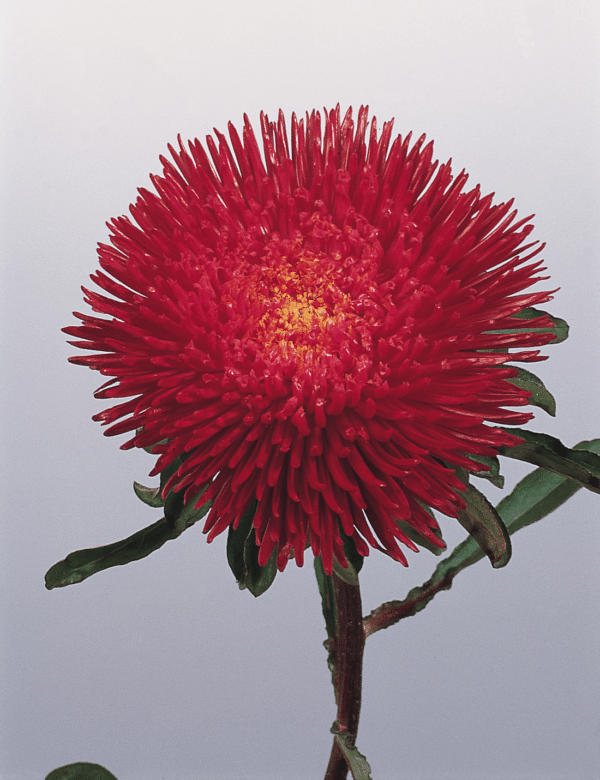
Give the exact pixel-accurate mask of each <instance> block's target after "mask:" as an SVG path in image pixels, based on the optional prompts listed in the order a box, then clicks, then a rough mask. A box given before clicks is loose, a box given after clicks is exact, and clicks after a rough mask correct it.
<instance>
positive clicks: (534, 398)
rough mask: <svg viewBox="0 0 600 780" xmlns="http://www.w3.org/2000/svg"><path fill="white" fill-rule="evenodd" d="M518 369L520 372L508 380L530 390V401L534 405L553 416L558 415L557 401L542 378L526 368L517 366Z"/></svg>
mask: <svg viewBox="0 0 600 780" xmlns="http://www.w3.org/2000/svg"><path fill="white" fill-rule="evenodd" d="M517 371H518V372H519V373H518V375H517V376H515V377H511V378H510V379H507V380H506V381H507V382H510V383H511V384H513V385H516V386H517V387H520V388H521V389H522V390H527V391H528V392H530V393H531V397H530V398H529V403H530V404H531V405H532V406H538V407H539V408H540V409H543V410H544V411H545V412H548V414H549V415H550V416H551V417H556V401H555V400H554V396H553V395H552V393H551V392H550V391H549V390H547V389H546V386H545V385H544V383H543V382H542V380H541V379H540V378H539V377H537V376H536V375H535V374H532V373H531V372H530V371H525V369H524V368H517Z"/></svg>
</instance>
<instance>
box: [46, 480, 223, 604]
mask: <svg viewBox="0 0 600 780" xmlns="http://www.w3.org/2000/svg"><path fill="white" fill-rule="evenodd" d="M200 495H201V494H198V496H196V499H195V500H192V501H190V503H189V504H188V505H187V506H185V507H183V509H182V511H181V512H180V514H179V515H178V516H177V517H176V518H174V521H173V526H172V527H171V526H169V523H167V520H166V518H164V517H162V518H161V519H160V520H158V521H157V522H156V523H152V525H149V526H147V527H146V528H142V530H141V531H136V533H134V534H132V535H131V536H128V537H127V539H122V540H121V541H119V542H113V544H107V545H104V546H103V547H91V548H89V549H86V550H78V551H77V552H72V553H70V554H69V555H67V557H66V558H65V559H64V560H63V561H59V562H58V563H55V564H54V566H52V567H51V568H50V569H49V570H48V572H47V573H46V588H47V589H48V590H52V589H53V588H64V587H66V586H67V585H74V584H75V583H77V582H82V581H83V580H86V579H87V578H88V577H91V576H92V574H97V573H98V572H99V571H103V570H104V569H110V568H112V567H113V566H124V565H125V564H127V563H132V562H133V561H139V560H140V559H141V558H146V556H148V555H150V553H153V552H154V551H155V550H158V549H159V548H160V547H162V546H163V544H165V543H166V542H168V541H169V540H171V539H176V538H177V537H178V536H180V535H181V534H182V533H183V531H185V529H186V528H189V527H190V526H192V525H193V524H194V523H196V522H197V521H198V520H200V518H201V517H203V516H204V515H205V514H206V512H208V509H209V507H210V503H211V502H208V503H206V504H205V505H204V506H201V507H199V508H198V509H194V506H195V503H196V500H197V499H198V498H199V497H200Z"/></svg>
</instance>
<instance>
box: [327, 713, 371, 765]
mask: <svg viewBox="0 0 600 780" xmlns="http://www.w3.org/2000/svg"><path fill="white" fill-rule="evenodd" d="M331 732H332V734H335V739H336V741H337V743H338V745H339V746H340V750H341V751H342V753H343V754H344V758H345V759H346V763H347V764H348V767H349V768H350V772H351V773H352V777H353V778H354V780H373V779H372V777H371V767H370V766H369V762H368V761H367V759H366V758H365V756H363V754H362V753H359V751H358V749H357V747H356V745H355V744H354V737H353V736H352V735H351V734H348V733H347V732H340V731H339V730H338V725H337V721H336V722H335V723H334V724H333V726H332V727H331Z"/></svg>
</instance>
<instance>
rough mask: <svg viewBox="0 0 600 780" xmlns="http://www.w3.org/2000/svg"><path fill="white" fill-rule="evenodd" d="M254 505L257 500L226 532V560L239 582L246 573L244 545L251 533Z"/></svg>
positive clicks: (255, 505)
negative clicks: (234, 525) (236, 525)
mask: <svg viewBox="0 0 600 780" xmlns="http://www.w3.org/2000/svg"><path fill="white" fill-rule="evenodd" d="M256 507H257V502H256V501H254V502H253V503H252V505H251V506H250V507H249V508H248V509H247V511H246V512H245V513H244V515H243V516H242V519H241V520H240V522H239V523H238V527H237V528H235V529H234V527H233V526H232V525H230V526H229V531H228V532H227V562H228V563H229V568H230V569H231V571H232V572H233V576H234V577H235V578H236V580H237V581H238V582H239V583H241V582H242V581H243V580H244V577H245V575H246V563H245V561H244V547H245V545H246V539H247V538H248V535H249V534H251V533H252V521H253V520H254V515H255V514H256ZM243 587H244V586H243V585H240V588H243Z"/></svg>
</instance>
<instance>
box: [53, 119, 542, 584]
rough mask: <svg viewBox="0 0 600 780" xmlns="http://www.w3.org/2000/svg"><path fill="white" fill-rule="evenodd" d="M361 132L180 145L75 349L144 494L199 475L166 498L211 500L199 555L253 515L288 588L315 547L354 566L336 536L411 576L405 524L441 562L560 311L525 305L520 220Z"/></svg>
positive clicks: (275, 132) (462, 179)
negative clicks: (522, 375)
mask: <svg viewBox="0 0 600 780" xmlns="http://www.w3.org/2000/svg"><path fill="white" fill-rule="evenodd" d="M367 111H368V110H367V108H361V109H360V111H359V112H358V116H357V120H356V124H355V123H354V120H353V118H352V112H351V110H349V111H348V112H347V114H346V115H345V117H344V119H343V120H341V116H340V112H339V107H338V108H337V109H335V110H333V111H331V112H329V113H325V117H324V122H323V123H322V120H321V116H320V114H319V113H318V112H314V111H313V112H312V113H311V114H310V115H308V114H307V116H306V118H305V119H304V120H300V121H298V120H297V118H296V116H295V115H294V114H293V115H292V122H291V137H288V134H287V131H286V127H285V122H284V118H283V115H282V114H281V112H280V114H279V118H278V121H277V123H272V122H269V120H268V118H267V117H266V116H265V115H261V130H262V143H263V150H264V156H261V153H260V150H259V146H258V143H257V140H256V138H255V135H254V132H253V129H252V127H251V125H250V122H249V121H248V118H247V117H245V123H244V129H243V133H242V137H241V138H240V136H239V134H238V132H237V131H236V129H235V128H234V127H233V125H231V124H229V128H228V129H229V141H228V140H227V139H226V138H225V136H223V135H222V134H221V133H219V132H218V131H216V130H215V136H216V140H215V139H213V138H212V137H211V136H208V137H207V140H206V148H207V149H208V153H207V151H206V150H205V148H204V147H203V146H202V144H201V143H200V142H199V141H197V140H195V141H193V142H191V143H190V144H189V146H188V148H187V149H186V148H185V147H184V145H183V144H182V142H181V139H179V149H178V150H175V149H173V148H171V147H169V148H170V152H171V154H172V157H173V160H174V163H175V164H173V163H172V162H170V161H169V160H167V159H164V158H161V162H162V164H163V166H164V170H163V175H162V176H152V177H151V178H152V182H153V184H154V186H155V188H156V194H155V193H152V192H149V191H148V190H145V189H140V190H139V197H138V199H137V201H136V203H135V205H132V206H131V207H130V211H131V214H132V216H133V220H134V221H131V220H130V219H128V218H127V217H120V218H118V219H114V220H112V222H111V223H110V224H109V227H110V230H111V232H112V235H111V239H110V240H111V244H112V246H109V245H100V247H99V256H100V265H101V267H102V269H103V270H102V271H98V272H97V273H95V274H94V275H93V276H92V279H93V281H94V282H95V283H96V284H97V285H98V287H100V288H101V289H102V290H103V291H104V292H105V293H107V294H108V296H107V295H102V294H100V293H98V292H91V291H87V290H84V292H85V295H86V301H87V303H89V304H90V306H91V307H92V308H93V310H94V311H95V312H97V313H99V314H101V315H105V317H97V316H93V315H91V314H77V315H76V316H77V317H78V318H79V319H80V320H82V323H83V324H81V325H78V326H73V327H68V328H65V331H66V332H67V333H68V334H70V335H71V336H74V337H75V338H76V339H78V340H77V341H75V342H72V343H73V344H75V345H76V346H78V347H82V348H84V349H88V350H91V351H92V352H93V353H94V354H91V355H89V356H85V357H76V358H72V362H74V363H78V364H81V365H85V366H89V367H90V368H93V369H96V370H98V371H100V373H101V374H103V375H105V376H107V377H110V379H109V381H108V382H107V383H106V384H105V385H103V386H102V387H101V388H100V390H99V391H98V392H97V397H99V398H102V399H107V400H110V401H114V399H128V400H124V401H119V402H118V403H117V405H114V406H112V407H111V408H109V409H107V410H106V411H103V412H101V413H100V414H98V415H96V417H95V419H97V420H100V421H102V422H103V423H104V424H107V425H109V426H110V427H109V428H108V430H107V431H106V433H107V434H108V435H115V434H121V433H125V432H133V436H132V438H130V439H129V441H127V443H126V444H124V445H123V448H130V447H148V446H152V445H156V446H154V449H153V451H154V452H156V453H158V454H159V458H158V461H157V463H156V465H155V468H154V469H153V471H152V472H151V473H152V474H158V473H160V472H162V471H163V470H164V469H165V468H166V467H168V466H169V465H170V464H171V463H173V461H174V460H175V459H176V458H178V457H179V456H182V455H184V456H185V459H184V461H183V464H182V465H181V466H180V467H179V468H178V469H177V470H176V471H175V473H174V474H173V475H172V476H171V478H170V479H169V480H168V482H167V483H166V485H165V488H164V491H163V494H164V495H166V493H168V492H169V491H171V490H174V491H181V490H183V491H185V494H184V497H185V501H186V502H187V501H189V500H191V499H192V498H193V497H195V496H196V495H197V494H198V493H199V492H200V491H201V490H203V489H204V491H205V492H204V494H203V496H202V499H201V501H202V503H204V502H206V501H208V500H209V499H213V500H214V503H213V506H212V509H211V511H210V514H209V515H208V517H207V520H206V524H205V528H204V531H205V532H207V533H208V540H209V541H211V540H212V539H213V538H214V537H215V536H217V535H218V534H220V533H221V532H222V531H224V530H225V529H226V528H228V527H229V526H233V527H237V524H238V523H239V522H240V519H241V518H242V516H243V515H244V513H245V512H246V511H247V510H248V509H249V507H251V506H253V505H256V514H255V516H254V522H253V525H254V529H255V534H256V543H257V544H258V545H259V546H260V554H259V563H260V564H261V565H264V564H265V563H266V562H267V560H268V559H269V558H270V556H271V554H272V553H273V551H274V550H277V552H276V556H277V564H278V567H279V569H283V568H284V567H285V565H286V563H287V561H288V559H289V558H290V557H291V556H292V555H293V556H294V557H295V559H296V562H297V563H298V565H302V562H303V558H304V551H305V548H306V546H307V544H308V543H310V545H311V547H312V550H313V553H314V554H315V555H319V554H320V555H321V556H322V560H323V564H324V567H325V570H326V571H327V572H331V568H332V562H333V559H334V557H335V558H337V560H338V561H339V562H340V563H341V564H342V565H346V561H345V557H344V552H343V549H342V544H343V543H342V538H343V537H342V534H341V531H340V529H343V532H344V533H345V534H346V535H347V536H350V537H352V538H353V540H354V543H355V545H356V549H357V551H358V552H359V554H360V555H363V556H365V555H368V553H369V545H371V546H372V547H376V548H378V549H381V550H383V551H385V552H386V553H388V554H389V555H391V556H392V557H393V558H395V559H396V560H398V561H400V562H402V563H404V564H406V559H405V557H404V554H403V553H402V551H401V549H400V547H399V545H398V542H402V543H403V544H404V545H406V546H408V547H410V548H412V549H417V548H416V547H415V545H414V543H413V541H411V539H409V537H408V536H407V535H406V533H405V531H404V530H403V527H404V528H406V525H405V524H406V523H407V524H409V525H410V526H412V528H413V529H414V530H416V531H417V532H418V534H420V535H421V536H422V537H423V538H424V539H427V540H429V542H430V543H433V544H436V545H438V546H443V542H441V541H440V540H439V537H438V535H436V533H435V531H436V530H437V524H436V521H435V520H434V519H433V517H432V515H431V513H430V512H428V511H427V510H426V508H429V507H431V508H433V509H436V510H439V511H440V512H442V513H444V514H446V515H450V516H456V515H457V514H458V511H459V510H460V509H461V508H463V507H464V503H463V501H462V499H461V491H462V490H463V489H464V485H463V483H462V482H461V481H460V480H459V479H458V478H457V476H456V475H455V471H454V469H455V468H456V467H462V468H465V469H468V470H470V471H481V469H482V466H481V464H480V463H474V462H473V460H472V459H471V456H482V455H484V456H489V455H495V454H497V449H498V448H499V447H502V446H510V445H514V444H516V443H517V442H519V441H520V440H519V439H517V438H516V437H514V436H512V435H510V434H508V433H506V432H505V431H504V430H502V429H500V428H497V427H494V423H499V424H503V425H504V424H521V423H523V422H526V421H527V420H529V419H530V417H531V415H530V414H528V413H523V412H517V411H514V410H513V411H511V410H508V409H506V408H505V407H515V406H523V405H526V404H527V403H528V398H529V393H528V392H526V391H524V390H522V389H520V388H518V387H517V386H516V385H515V384H513V383H511V382H510V381H508V380H509V379H510V378H511V377H514V376H515V375H516V369H515V368H513V367H510V366H507V365H505V364H506V363H507V361H509V360H519V361H532V360H539V359H542V358H540V357H539V354H538V351H536V350H532V347H536V346H540V345H542V344H545V343H547V342H548V341H550V340H551V339H552V336H549V335H548V334H545V333H542V332H540V325H544V324H547V322H546V321H545V320H544V321H542V320H540V319H539V318H538V319H535V320H530V319H521V320H519V329H518V331H517V332H515V320H514V319H513V318H512V317H513V315H515V314H518V313H519V312H521V311H522V310H523V309H525V308H527V307H531V306H534V305H536V304H538V303H541V302H543V301H546V300H548V299H549V297H550V296H549V294H548V293H547V292H529V293H527V294H520V293H521V292H522V291H523V290H524V289H526V288H527V287H529V286H530V285H532V284H533V283H534V282H536V281H539V279H540V277H539V275H538V274H539V272H540V271H541V270H543V269H541V268H540V265H541V261H539V260H534V261H532V258H533V257H534V256H535V255H537V254H538V252H539V251H540V250H541V248H542V247H538V246H536V244H537V242H536V244H533V243H525V244H524V242H526V239H527V237H528V236H529V234H530V232H531V230H532V225H531V224H530V223H529V218H527V219H524V220H521V221H515V214H516V212H515V211H511V208H512V201H511V202H509V203H503V204H500V205H492V195H488V196H486V197H482V196H481V194H480V191H479V188H478V187H476V188H475V189H472V190H468V191H464V190H465V184H466V181H467V175H466V174H465V173H464V171H463V172H462V173H460V174H459V175H458V176H456V177H453V175H452V173H451V169H450V163H448V164H446V165H441V166H439V167H438V165H437V162H433V161H432V144H431V143H430V144H428V145H426V146H424V138H423V137H422V138H420V139H419V140H418V141H417V142H416V143H415V144H413V145H412V146H411V140H410V135H409V136H407V137H406V138H404V139H403V138H402V137H401V136H398V137H396V138H395V139H394V140H393V141H392V122H387V123H385V124H384V125H383V130H382V132H381V134H378V132H377V125H376V120H375V119H373V120H372V122H371V124H370V128H369V123H368V119H367ZM390 142H391V143H390ZM135 223H137V224H135ZM510 350H517V351H516V352H512V353H511V351H510ZM488 423H491V425H489V424H488Z"/></svg>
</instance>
